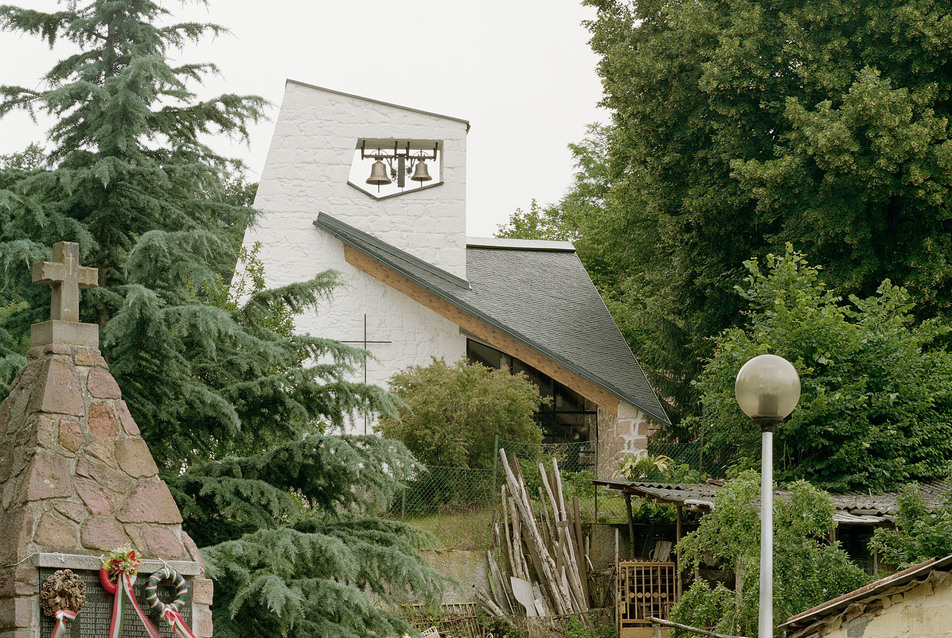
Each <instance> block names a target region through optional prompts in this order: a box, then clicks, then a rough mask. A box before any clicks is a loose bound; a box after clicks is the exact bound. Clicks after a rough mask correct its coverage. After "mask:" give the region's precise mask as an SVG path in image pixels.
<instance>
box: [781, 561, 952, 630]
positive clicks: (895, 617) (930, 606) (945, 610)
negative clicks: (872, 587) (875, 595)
mask: <svg viewBox="0 0 952 638" xmlns="http://www.w3.org/2000/svg"><path fill="white" fill-rule="evenodd" d="M797 635H798V636H801V637H802V638H821V637H822V638H926V637H928V638H950V637H952V576H950V574H949V572H946V571H934V572H932V574H931V575H930V576H929V578H928V579H926V580H925V582H922V583H919V584H917V585H915V586H914V587H912V588H911V589H908V590H906V591H904V592H899V593H893V594H892V595H887V596H884V597H882V598H879V599H877V600H875V601H872V602H867V603H866V604H860V605H853V606H851V607H850V608H848V609H846V610H845V611H844V612H843V613H841V614H839V615H838V616H836V617H833V618H827V619H824V622H823V623H822V624H817V625H814V626H813V627H812V628H811V629H810V630H807V631H803V632H798V634H797Z"/></svg>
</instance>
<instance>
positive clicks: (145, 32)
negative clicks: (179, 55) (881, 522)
mask: <svg viewBox="0 0 952 638" xmlns="http://www.w3.org/2000/svg"><path fill="white" fill-rule="evenodd" d="M62 4H63V9H62V10H60V11H56V12H53V13H43V12H39V11H35V10H31V9H24V8H18V7H14V6H9V5H4V6H0V27H2V28H3V29H5V30H8V31H13V32H18V33H23V34H28V35H34V36H38V37H42V38H43V39H45V40H46V41H48V42H49V44H50V46H51V47H55V46H58V45H60V44H61V43H66V44H69V45H70V46H69V47H67V50H68V51H70V53H69V54H68V56H67V57H66V58H64V59H63V60H62V61H60V62H59V63H57V64H56V65H55V66H54V67H53V68H52V69H51V70H50V71H49V72H48V73H47V74H46V76H45V77H44V78H43V83H42V85H43V86H44V87H46V88H43V89H29V88H23V87H12V86H3V87H0V115H2V114H5V113H8V112H10V111H12V110H14V109H25V110H27V111H29V112H31V113H32V112H45V113H46V114H48V115H50V116H52V119H53V121H54V122H55V123H54V124H53V126H52V128H51V129H50V131H49V133H48V144H49V147H48V150H47V151H46V152H45V153H43V152H38V151H37V150H36V149H29V150H28V151H27V152H26V153H24V154H21V155H19V156H17V157H15V158H12V159H11V160H9V161H6V162H5V163H4V165H3V166H2V167H0V282H2V283H0V308H2V311H0V354H2V355H3V362H2V365H0V371H9V370H10V369H14V368H15V367H17V366H18V364H20V363H22V362H23V361H24V358H23V349H24V345H25V343H24V335H25V334H27V333H28V328H29V325H30V324H31V323H34V322H36V321H39V320H44V319H46V317H47V315H46V313H47V312H48V308H49V302H48V300H49V297H48V295H49V293H48V292H47V291H45V290H43V289H42V288H43V287H40V286H34V285H32V284H31V283H30V264H31V263H32V262H34V261H38V260H41V259H48V258H49V255H50V246H51V245H52V244H53V243H54V242H57V241H63V240H66V241H78V242H79V243H80V246H81V249H82V259H83V261H84V263H85V264H87V265H90V266H94V267H97V268H98V269H99V288H96V289H93V290H89V291H87V292H85V293H84V295H83V315H82V320H84V321H93V322H98V323H99V324H100V326H101V344H102V346H101V347H102V349H103V353H104V355H105V356H106V358H107V359H108V360H109V361H110V367H111V370H112V372H113V374H114V376H115V377H116V379H117V380H118V382H119V384H120V387H121V388H122V391H123V396H124V398H125V399H126V400H127V401H128V403H129V406H130V409H131V410H132V412H133V415H134V416H135V418H136V420H137V422H138V423H139V425H140V428H141V430H142V435H143V437H145V439H146V440H147V442H148V443H149V445H150V448H151V450H152V452H153V455H154V456H155V457H156V460H157V461H158V463H159V465H160V468H161V470H160V471H161V474H162V477H163V478H164V479H165V480H166V481H167V482H168V483H169V485H170V487H171V488H172V490H173V492H174V494H175V496H176V499H177V501H178V502H179V504H180V505H181V508H182V510H183V514H184V517H185V523H184V527H185V529H186V531H188V532H189V533H190V534H191V535H192V536H193V537H194V538H196V539H199V542H200V544H201V545H203V546H204V547H203V550H204V551H205V554H206V556H207V559H208V565H209V572H210V574H211V575H212V576H213V577H214V578H215V579H216V589H217V596H216V605H215V614H216V616H215V625H216V634H217V635H219V636H223V637H229V636H258V635H261V636H264V635H267V636H274V635H288V634H292V633H293V634H297V633H302V634H313V635H320V636H368V637H369V636H380V635H399V634H400V633H402V632H403V631H404V630H406V629H407V628H408V627H407V625H406V623H404V622H403V621H401V620H399V619H397V618H395V617H394V616H393V615H392V614H390V613H388V612H386V611H384V610H383V609H381V605H380V604H379V600H387V599H388V596H389V595H390V594H398V593H401V592H405V591H407V590H408V589H409V590H413V591H414V592H416V593H417V594H419V595H422V596H424V597H426V596H432V595H433V594H434V593H435V592H436V591H437V590H438V589H439V579H438V576H437V574H436V573H435V572H433V571H432V570H430V569H429V568H427V567H425V566H424V565H423V563H422V560H421V557H420V554H419V553H418V551H417V548H418V547H419V544H420V543H421V542H422V541H423V540H424V539H422V538H421V537H420V535H419V534H417V533H414V532H413V531H412V530H411V529H409V528H408V527H406V526H405V525H403V524H401V523H398V522H391V521H386V520H384V519H381V518H378V516H377V513H378V510H379V509H380V508H385V507H386V506H387V500H388V498H389V497H391V496H392V495H393V493H394V492H395V490H397V489H398V485H399V483H398V481H397V480H396V478H395V477H396V476H398V474H397V472H400V473H404V472H405V471H406V468H407V467H412V464H413V460H412V457H411V456H410V455H409V453H408V452H407V451H406V449H405V448H404V447H402V446H400V445H399V444H397V443H395V442H392V441H382V440H380V439H377V438H373V437H356V438H339V437H333V436H328V435H326V434H325V430H326V429H327V428H329V427H332V426H334V425H339V424H341V423H343V421H344V420H345V418H346V416H347V414H348V413H349V412H351V411H353V410H360V411H364V410H366V411H371V412H373V411H381V412H383V413H391V412H392V411H393V405H392V402H391V399H390V397H389V396H388V395H387V394H386V393H385V392H384V391H383V390H381V389H380V388H376V387H370V386H366V385H363V384H359V383H351V382H349V381H347V379H348V375H349V374H350V373H352V372H353V368H354V364H355V363H357V362H359V361H360V360H361V359H362V357H363V356H365V353H364V352H362V351H360V350H357V349H354V348H350V347H347V346H345V345H343V344H340V343H338V342H335V341H332V340H328V339H322V338H319V337H313V336H308V335H296V334H294V333H293V332H292V331H291V330H290V329H289V326H288V322H287V317H288V316H289V315H290V314H294V313H298V312H300V311H302V310H303V309H305V308H311V307H313V306H314V305H315V303H316V301H317V300H318V299H321V298H324V297H326V296H328V295H330V292H331V290H332V288H333V286H334V285H335V284H336V282H337V276H336V275H335V274H333V273H324V274H321V275H318V276H317V277H315V278H314V279H312V280H310V281H306V282H301V283H297V284H293V285H289V286H285V287H283V288H280V289H276V290H266V289H264V288H263V285H261V282H260V281H259V280H255V278H254V270H253V268H252V271H251V277H252V281H251V283H250V284H249V285H248V286H247V293H248V294H247V296H246V298H245V299H243V300H242V301H241V302H240V303H239V302H238V301H237V300H235V299H234V298H231V299H229V297H228V294H227V292H226V288H227V283H228V281H229V279H230V277H231V271H232V268H233V266H234V263H235V260H236V254H237V250H236V239H237V238H238V237H240V235H241V232H242V230H243V228H244V226H245V224H246V223H247V222H248V220H249V219H251V217H252V214H253V211H252V210H251V209H250V208H248V207H247V205H246V204H247V203H248V199H247V190H248V189H247V188H246V187H245V186H243V185H241V184H240V183H236V182H235V177H236V176H240V166H237V165H236V163H235V162H232V161H231V160H228V159H227V158H224V157H221V156H219V155H217V154H215V153H214V152H213V151H211V150H210V148H209V147H208V146H207V145H206V144H205V142H204V140H206V139H207V137H208V136H211V135H235V136H238V137H243V136H244V135H245V134H246V124H247V122H249V121H251V120H254V119H256V118H258V117H259V116H260V114H261V108H262V106H263V101H262V100H261V99H260V98H257V97H252V96H237V95H222V96H219V97H215V98H211V99H204V100H202V99H199V98H198V97H197V96H196V95H195V93H194V92H193V90H192V89H191V88H190V87H191V86H192V85H194V84H195V83H197V82H200V81H201V79H202V78H203V77H204V76H205V75H206V74H207V73H209V72H214V71H215V67H214V66H213V65H210V64H182V65H178V66H172V65H171V64H170V62H169V59H168V56H169V55H170V53H171V52H173V51H176V50H178V49H181V48H182V46H183V45H185V44H187V43H189V42H191V41H194V40H197V39H199V38H200V37H201V36H202V35H203V34H205V33H209V32H211V33H216V34H217V33H220V32H221V31H222V29H221V28H220V27H218V26H215V25H206V24H195V23H184V24H175V23H174V22H173V20H172V19H171V17H172V16H170V15H169V12H168V11H167V10H166V9H164V8H163V7H162V6H161V5H160V4H159V3H158V2H154V1H151V0H80V1H76V2H64V3H62ZM236 171H238V172H236ZM245 257H246V258H247V259H248V260H249V262H252V263H253V262H254V257H253V255H246V256H245ZM314 362H319V363H314ZM371 593H372V594H375V595H377V596H378V599H377V600H375V601H371V599H370V597H369V595H368V594H371Z"/></svg>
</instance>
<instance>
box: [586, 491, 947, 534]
mask: <svg viewBox="0 0 952 638" xmlns="http://www.w3.org/2000/svg"><path fill="white" fill-rule="evenodd" d="M594 483H595V484H596V485H603V486H605V487H608V488H610V489H614V490H620V491H622V492H627V493H629V494H632V495H635V496H640V497H642V498H650V499H652V500H654V501H658V502H659V503H672V504H681V505H685V506H687V507H689V508H691V509H698V510H709V509H713V508H714V501H715V498H716V496H717V490H718V489H719V488H720V487H721V486H722V485H723V482H721V481H718V482H709V483H683V484H673V483H643V482H624V481H594ZM919 491H920V494H921V495H922V498H923V500H924V501H925V503H926V507H928V508H929V509H930V510H932V509H938V507H939V506H940V505H941V501H942V496H943V495H944V494H946V493H947V492H948V491H949V483H948V482H947V481H934V482H932V483H926V484H924V485H922V486H920V488H919ZM789 495H790V491H788V490H774V497H775V498H784V497H786V496H789ZM898 496H899V493H898V492H889V493H885V494H861V493H858V492H841V493H836V492H831V493H830V498H831V499H832V500H833V507H835V508H836V512H835V513H834V516H833V518H834V520H835V521H837V522H838V523H857V524H867V525H875V524H879V523H884V522H886V521H889V520H892V516H893V514H894V513H895V512H896V508H897V506H898V502H897V498H898Z"/></svg>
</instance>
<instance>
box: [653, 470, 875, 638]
mask: <svg viewBox="0 0 952 638" xmlns="http://www.w3.org/2000/svg"><path fill="white" fill-rule="evenodd" d="M789 491H790V496H789V498H783V499H776V500H775V501H774V504H773V508H774V537H773V547H774V550H773V551H774V564H773V569H774V578H773V582H774V596H773V603H774V621H775V623H776V622H777V621H781V622H782V620H783V619H785V618H788V617H790V616H792V615H793V614H797V613H800V612H801V611H804V610H806V609H809V608H810V607H813V606H814V605H818V604H820V603H821V602H823V601H825V600H829V599H831V598H835V597H836V596H839V595H840V594H843V593H845V592H848V591H851V590H853V589H855V588H857V587H860V586H862V585H863V584H864V583H865V582H866V581H867V580H868V577H867V575H866V574H865V573H864V572H863V571H862V570H861V569H860V568H859V567H857V566H856V565H854V564H853V563H851V562H850V560H849V557H848V556H847V555H846V553H845V552H844V551H843V550H842V549H841V548H840V547H839V545H837V544H836V543H832V544H830V543H827V542H826V540H825V539H826V537H827V536H828V534H829V532H830V531H831V530H832V529H833V527H834V522H833V502H832V501H831V500H830V497H829V495H828V494H825V493H823V492H821V491H819V490H817V489H816V488H815V487H813V486H812V485H810V484H809V483H807V482H805V481H798V482H795V483H793V484H791V485H790V486H789ZM759 492H760V475H758V474H757V473H756V472H744V473H742V474H740V475H739V476H738V477H737V478H735V479H734V480H732V481H730V482H729V483H727V484H726V485H725V486H724V487H722V488H721V489H719V490H718V491H717V500H716V506H715V508H714V509H713V510H712V511H711V512H710V513H709V514H706V515H704V516H703V517H702V518H701V522H700V525H699V526H698V529H697V530H696V531H694V532H691V533H690V534H688V535H687V536H685V537H684V540H682V541H681V545H680V547H681V550H682V552H683V560H684V561H685V564H687V565H695V566H698V567H699V566H701V565H702V564H703V563H704V562H705V561H706V560H711V559H713V560H714V561H715V562H716V564H717V566H718V567H719V568H721V569H727V570H730V571H733V572H734V573H735V574H736V578H737V584H736V587H735V588H734V589H733V590H731V589H728V588H727V587H725V586H724V585H722V584H716V585H712V584H710V583H709V582H707V581H706V580H703V579H699V580H696V581H694V583H693V584H692V585H691V588H690V589H689V590H688V591H687V592H685V594H684V596H683V597H682V598H681V600H680V601H678V602H677V604H675V606H674V608H673V609H672V610H671V616H672V618H673V619H674V620H676V621H679V622H682V623H686V624H688V625H691V626H694V627H713V628H714V630H715V631H717V632H719V633H723V634H731V635H742V636H754V635H756V634H757V619H758V607H759V597H760V515H759V509H758V497H759ZM679 633H681V632H679Z"/></svg>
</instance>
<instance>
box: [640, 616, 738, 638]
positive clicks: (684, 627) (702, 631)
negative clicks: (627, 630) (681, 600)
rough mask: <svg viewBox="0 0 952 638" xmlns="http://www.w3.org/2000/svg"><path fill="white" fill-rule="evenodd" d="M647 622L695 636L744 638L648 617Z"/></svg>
mask: <svg viewBox="0 0 952 638" xmlns="http://www.w3.org/2000/svg"><path fill="white" fill-rule="evenodd" d="M648 620H650V621H651V622H653V623H656V624H658V625H662V626H664V627H674V628H675V629H680V630H681V631H690V632H692V633H695V634H701V635H702V636H711V638H744V636H731V635H729V634H718V633H715V632H713V631H708V630H707V629H698V628H697V627H691V626H689V625H682V624H681V623H678V622H673V621H671V620H664V619H662V618H655V617H654V616H649V617H648Z"/></svg>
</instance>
